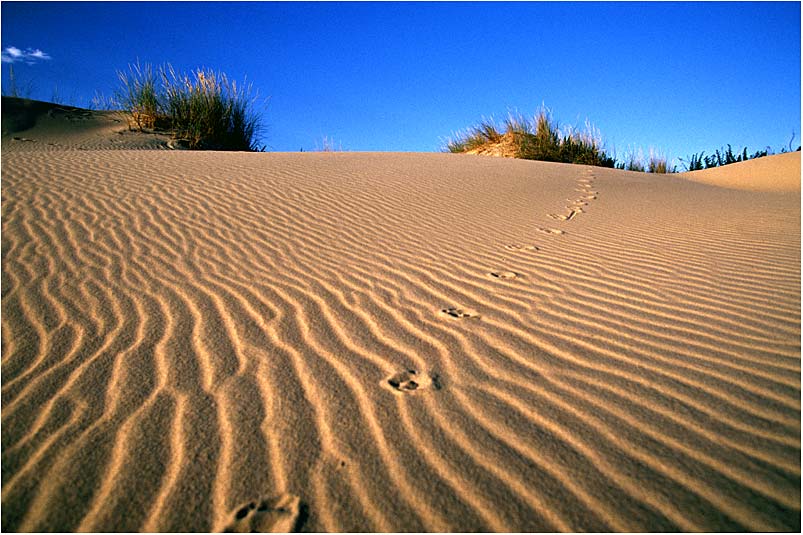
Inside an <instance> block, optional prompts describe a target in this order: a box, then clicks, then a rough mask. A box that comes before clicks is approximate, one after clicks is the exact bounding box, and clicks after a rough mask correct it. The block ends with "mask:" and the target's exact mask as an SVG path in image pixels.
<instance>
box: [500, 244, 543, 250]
mask: <svg viewBox="0 0 803 535" xmlns="http://www.w3.org/2000/svg"><path fill="white" fill-rule="evenodd" d="M505 249H508V250H510V251H538V246H536V245H521V244H518V243H511V244H508V245H505Z"/></svg>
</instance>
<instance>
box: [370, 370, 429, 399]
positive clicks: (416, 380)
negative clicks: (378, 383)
mask: <svg viewBox="0 0 803 535" xmlns="http://www.w3.org/2000/svg"><path fill="white" fill-rule="evenodd" d="M382 384H383V386H385V385H387V386H389V387H390V388H392V389H393V390H394V391H397V392H402V393H405V394H409V393H411V392H414V391H417V390H422V389H425V388H430V387H431V388H434V389H435V390H440V389H441V388H443V385H442V383H441V377H440V374H438V373H429V374H426V373H418V372H417V371H416V370H413V369H412V368H409V369H407V370H404V371H401V372H399V373H395V374H393V375H391V376H390V377H388V378H387V379H385V380H384V381H383V382H382Z"/></svg>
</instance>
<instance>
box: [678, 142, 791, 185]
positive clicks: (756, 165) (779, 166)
mask: <svg viewBox="0 0 803 535" xmlns="http://www.w3.org/2000/svg"><path fill="white" fill-rule="evenodd" d="M678 176H681V177H683V178H687V179H689V180H693V181H695V182H701V183H703V184H711V185H713V186H721V187H725V188H733V189H741V190H749V191H779V192H800V151H798V152H787V153H783V154H775V155H773V156H765V157H763V158H756V159H755V160H747V161H746V162H738V163H733V164H729V165H724V166H722V167H712V168H711V169H701V170H699V171H692V172H687V173H681V174H679V175H678Z"/></svg>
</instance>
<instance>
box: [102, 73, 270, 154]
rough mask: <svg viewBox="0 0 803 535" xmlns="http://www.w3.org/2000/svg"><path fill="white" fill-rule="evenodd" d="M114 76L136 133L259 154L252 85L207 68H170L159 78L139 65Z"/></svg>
mask: <svg viewBox="0 0 803 535" xmlns="http://www.w3.org/2000/svg"><path fill="white" fill-rule="evenodd" d="M118 78H119V79H120V83H121V85H120V90H119V91H118V93H117V101H118V104H119V105H120V106H121V107H122V108H123V110H124V111H125V113H126V114H127V116H128V117H129V118H130V120H131V122H133V123H134V124H136V126H137V127H138V128H139V129H140V130H142V129H143V128H148V129H154V128H156V129H165V130H169V131H170V132H171V133H172V134H173V136H174V137H175V138H179V139H184V140H186V141H187V144H188V146H189V148H191V149H212V150H244V151H255V150H257V147H256V145H255V137H256V134H257V132H258V129H259V127H260V118H259V116H258V115H257V114H256V113H255V111H254V104H255V101H256V98H257V97H256V95H255V94H253V91H252V86H251V85H250V84H237V82H235V81H230V80H229V79H228V77H227V76H226V75H225V73H220V72H215V71H212V70H209V69H196V70H195V71H192V72H191V73H190V74H178V73H176V71H175V70H174V69H173V67H172V66H171V65H169V64H167V65H165V66H162V67H160V68H159V70H158V76H157V73H155V72H154V70H153V68H152V67H151V66H150V65H149V64H146V65H144V66H141V65H140V64H139V62H137V63H136V64H135V65H130V66H129V69H128V72H122V71H118ZM131 122H129V126H130V125H131Z"/></svg>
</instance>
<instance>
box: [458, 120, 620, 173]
mask: <svg viewBox="0 0 803 535" xmlns="http://www.w3.org/2000/svg"><path fill="white" fill-rule="evenodd" d="M503 128H504V131H503V132H502V131H500V129H499V128H498V127H497V126H496V125H495V124H494V122H493V120H483V121H481V122H480V124H478V125H477V126H474V127H472V128H470V129H468V130H467V131H466V132H464V133H462V134H458V135H456V136H455V138H454V139H450V140H448V141H447V143H446V150H448V151H449V152H457V153H459V152H481V153H488V152H495V153H500V154H502V155H505V156H510V157H513V158H522V159H525V160H542V161H548V162H563V163H576V164H586V165H596V166H599V167H613V166H614V163H615V160H614V158H611V157H610V156H608V155H607V154H606V152H605V150H604V149H603V148H602V146H601V144H600V142H599V136H598V134H597V132H596V131H595V130H594V128H593V127H592V126H591V125H590V124H586V130H585V131H583V132H580V131H578V130H576V129H572V128H569V129H564V132H563V133H561V130H560V127H559V126H558V124H557V123H556V122H555V121H553V120H552V119H551V117H550V116H549V113H548V111H547V110H546V109H545V108H542V109H541V110H540V111H539V113H538V114H537V115H536V116H535V118H534V119H533V120H532V121H528V120H527V119H526V118H525V117H523V116H521V115H510V116H509V117H508V119H507V120H506V121H505V123H504V127H503Z"/></svg>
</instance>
